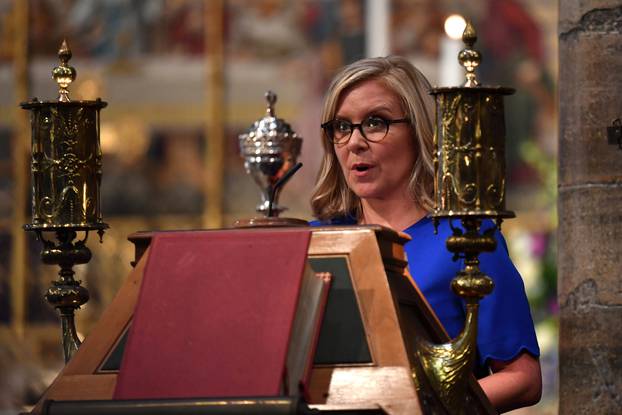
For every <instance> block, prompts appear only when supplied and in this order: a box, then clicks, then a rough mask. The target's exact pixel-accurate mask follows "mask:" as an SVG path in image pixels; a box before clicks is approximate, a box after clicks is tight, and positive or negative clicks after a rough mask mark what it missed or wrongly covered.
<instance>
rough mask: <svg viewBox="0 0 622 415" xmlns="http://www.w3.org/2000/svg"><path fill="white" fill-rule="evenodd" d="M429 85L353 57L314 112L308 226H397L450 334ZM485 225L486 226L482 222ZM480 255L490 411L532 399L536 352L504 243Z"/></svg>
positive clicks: (449, 264)
mask: <svg viewBox="0 0 622 415" xmlns="http://www.w3.org/2000/svg"><path fill="white" fill-rule="evenodd" d="M429 90H430V85H429V83H428V82H427V80H426V79H425V77H424V76H423V75H422V74H421V73H420V72H419V71H418V70H417V69H415V68H414V67H413V66H412V65H411V64H410V63H409V62H408V61H407V60H405V59H403V58H400V57H396V56H391V57H387V58H374V59H363V60H360V61H358V62H355V63H354V64H352V65H349V66H347V67H346V68H344V69H343V70H342V71H341V72H340V73H339V74H338V75H337V76H336V77H335V79H334V80H333V82H332V83H331V85H330V86H329V89H328V93H327V96H326V99H325V103H324V109H323V113H322V129H323V139H322V144H323V147H324V158H323V160H322V165H321V169H320V173H319V176H318V181H317V184H316V187H315V189H314V193H313V196H312V200H311V205H312V208H313V212H314V215H315V216H316V217H317V218H318V219H319V221H317V222H315V224H379V225H383V226H386V227H389V228H392V229H395V230H399V231H403V232H405V233H407V234H408V235H410V236H411V238H412V240H411V241H409V242H408V243H407V244H406V246H405V249H406V254H407V257H408V261H409V269H410V274H411V275H412V276H413V278H414V280H415V282H416V283H417V285H418V286H419V288H420V289H421V291H422V292H423V294H424V296H425V297H426V299H427V300H428V302H429V303H430V305H431V306H432V308H433V309H434V311H435V313H436V314H437V316H438V317H439V319H440V320H441V322H442V323H443V325H444V327H445V329H446V330H447V332H448V333H449V335H450V336H452V337H455V336H457V335H458V333H459V332H460V330H461V329H462V327H463V326H464V308H463V302H462V300H461V299H460V298H459V297H457V296H456V295H455V294H453V292H451V289H450V281H451V279H452V278H453V277H454V276H455V275H456V272H457V271H458V270H459V269H461V268H462V264H461V263H460V262H459V261H455V262H454V261H452V258H451V254H450V253H449V252H448V251H447V249H446V248H445V241H446V239H447V237H448V236H449V235H450V234H451V230H450V227H449V223H448V222H447V221H441V224H440V226H439V232H438V235H435V234H434V230H433V225H432V221H431V218H430V217H429V213H430V212H431V208H432V204H433V202H432V191H433V174H434V172H433V167H432V135H433V114H434V100H433V98H432V97H431V96H430V95H429V94H428V91H429ZM488 225H489V226H492V225H491V223H489V224H488ZM496 237H497V240H498V241H499V242H500V243H499V247H498V248H497V250H496V251H495V252H493V253H486V254H482V255H481V256H480V260H481V269H482V271H483V272H484V273H486V274H487V275H489V276H490V277H491V278H492V279H493V280H494V281H495V289H494V291H493V293H492V294H491V295H489V296H487V297H485V298H484V299H483V300H482V301H481V303H480V316H479V328H478V368H477V370H476V374H477V375H478V377H480V381H479V382H480V385H481V386H482V388H483V390H484V392H485V393H486V395H487V396H488V397H489V399H490V401H491V402H492V404H493V405H494V406H495V408H497V410H499V411H507V410H511V409H514V408H518V407H521V406H527V405H533V404H535V403H536V402H538V401H539V400H540V395H541V389H542V386H541V374H540V364H539V361H538V355H539V349H538V343H537V340H536V337H535V333H534V328H533V321H532V319H531V315H530V312H529V305H528V303H527V299H526V296H525V291H524V286H523V283H522V279H521V277H520V275H519V274H518V272H517V271H516V269H515V267H514V265H513V264H512V262H511V260H510V259H509V256H508V253H507V247H506V246H505V241H504V240H503V237H502V236H501V234H500V233H499V232H497V233H496Z"/></svg>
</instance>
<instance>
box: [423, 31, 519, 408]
mask: <svg viewBox="0 0 622 415" xmlns="http://www.w3.org/2000/svg"><path fill="white" fill-rule="evenodd" d="M462 39H463V41H464V43H465V44H466V47H465V49H463V50H462V51H461V52H460V54H459V55H458V60H459V62H460V64H461V65H462V66H463V67H464V68H465V70H466V82H465V83H464V85H463V86H461V87H447V88H435V89H433V90H432V91H431V94H432V95H434V96H435V98H436V116H437V119H436V126H435V134H434V148H435V152H434V178H435V187H434V191H435V209H434V212H433V215H432V217H433V220H434V222H435V227H437V226H438V222H439V220H440V219H441V218H448V219H449V221H450V225H451V228H452V236H450V237H449V238H448V239H447V249H448V250H449V251H451V252H453V253H454V257H455V258H464V263H465V266H464V269H463V270H461V271H460V272H458V275H457V276H456V277H455V278H454V279H453V281H452V284H451V287H452V290H453V291H454V292H455V293H456V294H457V295H459V296H460V297H462V298H464V299H465V302H466V320H465V326H464V329H463V330H462V332H461V333H460V334H459V335H458V337H456V338H455V339H452V340H451V341H450V342H449V343H447V344H440V345H437V344H431V343H429V342H426V341H420V342H419V346H420V347H419V350H418V354H419V358H420V362H421V366H422V370H423V372H424V373H425V376H426V377H427V379H428V380H429V383H430V384H431V386H432V388H433V389H434V390H435V391H436V393H437V395H438V397H439V398H440V401H441V402H442V404H443V405H444V406H445V408H446V410H447V411H448V412H449V413H450V414H461V413H465V411H466V409H465V408H468V407H469V405H468V402H467V401H466V399H467V394H466V392H467V385H468V381H469V377H471V376H472V372H473V366H474V363H475V357H476V353H477V350H476V349H477V316H478V308H479V301H480V300H481V299H482V298H483V297H484V296H486V295H488V294H490V293H491V292H492V290H493V286H494V284H493V281H492V280H491V279H490V278H489V277H488V276H486V275H485V274H483V273H482V272H481V271H480V269H479V258H478V257H479V254H480V253H482V252H491V251H494V250H495V249H496V246H497V242H496V240H495V238H494V232H495V230H496V228H497V227H499V226H500V225H501V221H502V220H503V219H504V218H510V217H513V216H514V213H513V212H511V211H508V210H506V209H505V120H504V109H503V96H504V95H509V94H512V93H513V92H514V90H513V89H511V88H503V87H485V86H480V83H479V82H478V81H477V79H476V77H475V68H476V67H477V66H478V65H479V62H480V59H481V55H480V53H479V52H478V51H476V50H474V49H473V45H474V44H475V41H476V40H477V36H476V33H475V30H474V28H473V26H472V25H471V24H470V23H467V26H466V28H465V30H464V33H463V35H462ZM486 218H488V219H492V220H493V221H494V222H495V226H493V227H492V228H491V229H488V230H486V231H485V232H483V233H482V232H481V230H480V227H481V224H482V221H483V220H484V219H486ZM453 220H459V221H460V222H461V225H462V226H461V227H460V226H454V224H453V223H452V221H453Z"/></svg>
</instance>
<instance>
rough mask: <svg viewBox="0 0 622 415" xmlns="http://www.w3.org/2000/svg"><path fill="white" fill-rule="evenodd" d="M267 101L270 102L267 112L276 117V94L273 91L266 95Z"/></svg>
mask: <svg viewBox="0 0 622 415" xmlns="http://www.w3.org/2000/svg"><path fill="white" fill-rule="evenodd" d="M265 97H266V101H268V108H267V109H266V112H267V113H268V115H269V116H270V117H274V104H276V94H275V93H274V92H272V91H268V92H266V94H265Z"/></svg>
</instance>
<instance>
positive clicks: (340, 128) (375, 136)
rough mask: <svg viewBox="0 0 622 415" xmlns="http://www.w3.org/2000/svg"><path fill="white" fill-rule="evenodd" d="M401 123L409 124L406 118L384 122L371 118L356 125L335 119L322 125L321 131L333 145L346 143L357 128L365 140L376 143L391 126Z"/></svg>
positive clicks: (377, 118) (374, 117)
mask: <svg viewBox="0 0 622 415" xmlns="http://www.w3.org/2000/svg"><path fill="white" fill-rule="evenodd" d="M402 122H410V120H409V119H408V118H399V119H397V120H385V119H384V118H382V117H378V116H371V117H367V118H365V119H364V120H363V121H361V122H360V123H358V124H354V123H351V122H350V121H346V120H341V119H339V118H335V119H334V120H331V121H327V122H325V123H324V124H322V129H323V130H324V132H326V136H327V137H328V139H329V140H330V142H331V143H333V144H345V143H347V142H348V141H349V140H350V137H352V132H353V131H354V130H355V129H357V128H358V130H359V131H360V132H361V135H362V136H363V138H364V139H365V140H367V141H371V142H373V143H377V142H379V141H382V139H383V138H385V137H386V135H387V133H388V132H389V127H390V126H391V124H398V123H402Z"/></svg>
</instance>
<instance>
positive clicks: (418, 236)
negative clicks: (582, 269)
mask: <svg viewBox="0 0 622 415" xmlns="http://www.w3.org/2000/svg"><path fill="white" fill-rule="evenodd" d="M355 223H356V221H355V220H354V219H353V218H351V217H346V218H336V219H333V220H330V221H327V222H320V221H313V222H311V225H314V226H318V225H346V224H355ZM458 223H459V221H456V222H455V223H454V226H456V225H458ZM491 226H493V223H492V222H491V221H484V224H483V225H482V229H486V228H489V227H491ZM404 232H405V233H407V234H408V235H409V236H410V237H411V238H412V240H411V241H409V242H407V243H406V245H405V246H404V248H405V251H406V256H407V260H408V268H409V271H410V274H411V275H412V277H413V279H414V280H415V282H416V283H417V286H418V287H419V289H420V290H421V292H422V293H423V295H424V296H425V298H426V300H427V301H428V303H430V306H431V307H432V309H433V310H434V312H435V313H436V315H437V316H438V318H439V320H440V321H441V323H442V324H443V326H444V327H445V330H447V333H449V335H450V336H451V337H452V338H453V337H456V336H457V335H458V334H459V333H460V331H461V330H462V328H463V326H464V319H465V308H464V301H463V300H462V299H461V298H460V297H458V296H457V295H456V294H454V293H453V291H452V290H451V285H450V284H451V280H452V279H453V278H454V277H455V276H456V273H457V272H458V271H459V270H461V269H462V268H463V265H464V261H463V260H462V259H460V260H457V261H453V260H452V256H453V254H452V253H451V252H449V251H448V250H447V248H446V247H445V241H446V240H447V238H448V237H449V236H451V234H452V231H451V227H450V225H449V220H446V219H441V221H440V224H439V227H438V234H436V235H435V234H434V225H433V223H432V219H431V218H430V217H424V218H422V219H421V220H419V221H418V222H416V223H415V224H413V225H411V226H410V227H408V228H407V229H406V230H404ZM495 238H496V240H497V249H496V250H495V251H494V252H490V253H483V254H481V255H480V256H479V259H480V269H481V271H482V272H483V273H485V274H486V275H488V276H489V277H490V278H492V280H493V281H494V283H495V287H494V290H493V292H492V293H491V294H489V295H487V296H486V297H484V298H483V299H482V300H481V302H480V313H479V319H478V323H479V324H478V333H477V347H478V368H477V370H476V374H477V375H478V376H484V375H486V374H487V373H486V372H487V371H486V369H485V368H486V367H487V366H488V365H487V361H488V360H489V359H494V360H501V361H509V360H512V359H513V358H515V357H517V356H518V355H519V354H520V353H521V352H523V351H527V352H529V353H530V354H531V355H533V356H536V357H537V356H539V355H540V349H539V347H538V341H537V339H536V334H535V330H534V325H533V320H532V318H531V312H530V310H529V303H528V302H527V296H526V294H525V286H524V284H523V280H522V278H521V276H520V274H519V273H518V271H517V270H516V267H515V266H514V264H513V263H512V261H511V259H510V257H509V255H508V249H507V245H506V243H505V239H504V238H503V236H502V235H501V232H499V231H498V230H497V231H496V232H495Z"/></svg>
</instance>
